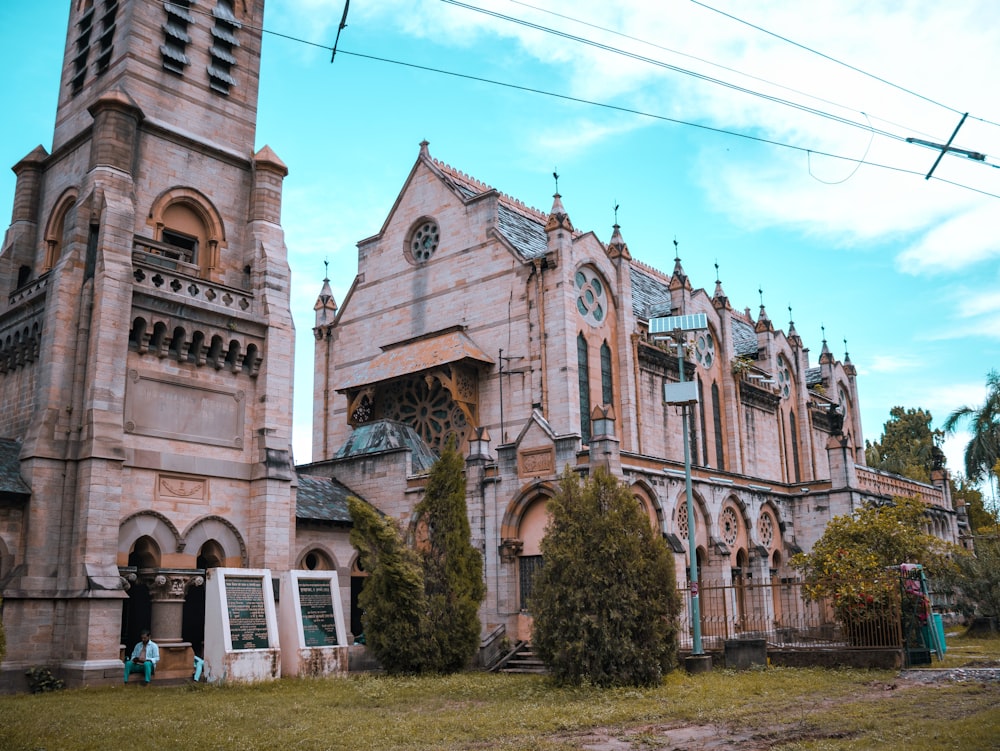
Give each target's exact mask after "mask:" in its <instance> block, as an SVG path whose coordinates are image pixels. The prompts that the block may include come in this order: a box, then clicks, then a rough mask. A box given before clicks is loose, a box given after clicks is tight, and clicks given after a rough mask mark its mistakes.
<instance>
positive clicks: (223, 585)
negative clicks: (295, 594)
mask: <svg viewBox="0 0 1000 751" xmlns="http://www.w3.org/2000/svg"><path fill="white" fill-rule="evenodd" d="M205 670H206V676H207V680H209V681H212V682H215V681H243V682H256V681H266V680H272V679H274V678H280V677H281V645H280V642H279V639H278V619H277V613H276V610H275V607H274V587H273V585H272V583H271V572H270V570H268V569H249V568H210V569H208V571H206V573H205Z"/></svg>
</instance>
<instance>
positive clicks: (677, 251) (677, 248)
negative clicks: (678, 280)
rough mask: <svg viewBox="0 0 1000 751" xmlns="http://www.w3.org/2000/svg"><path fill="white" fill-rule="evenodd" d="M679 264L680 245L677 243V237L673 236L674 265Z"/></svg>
mask: <svg viewBox="0 0 1000 751" xmlns="http://www.w3.org/2000/svg"><path fill="white" fill-rule="evenodd" d="M680 262H681V251H680V243H679V242H677V235H674V265H675V266H676V265H677V264H679V263H680Z"/></svg>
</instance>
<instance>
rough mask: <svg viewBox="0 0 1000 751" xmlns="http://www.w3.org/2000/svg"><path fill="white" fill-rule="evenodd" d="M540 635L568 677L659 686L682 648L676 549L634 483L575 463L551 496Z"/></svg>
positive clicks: (539, 642) (551, 664)
mask: <svg viewBox="0 0 1000 751" xmlns="http://www.w3.org/2000/svg"><path fill="white" fill-rule="evenodd" d="M548 510H549V514H550V519H549V525H548V527H547V529H546V533H545V537H544V538H543V539H542V543H541V548H542V555H543V562H544V563H543V566H542V568H541V571H540V572H539V573H538V575H537V578H536V580H535V588H534V593H533V596H532V598H531V602H530V603H529V607H530V608H531V613H532V615H533V616H534V630H533V633H532V644H533V646H534V649H535V651H536V652H537V654H538V655H539V656H540V657H541V659H542V660H543V661H544V662H545V664H546V665H547V666H548V668H549V670H550V671H551V673H552V675H553V677H554V678H555V680H556V681H557V682H558V683H562V684H570V685H577V684H580V683H582V682H583V681H584V680H587V681H589V682H590V683H592V684H594V685H597V686H616V685H635V686H649V685H655V684H657V683H659V681H660V680H661V678H662V676H663V674H664V673H665V672H666V671H668V670H669V669H670V668H671V667H672V666H673V665H674V663H675V661H676V656H677V616H678V613H679V612H680V597H679V595H678V594H677V589H676V583H675V573H674V566H673V561H672V559H671V555H670V553H669V552H668V550H667V547H666V544H665V543H664V541H663V538H662V537H660V536H659V535H657V534H655V533H654V531H653V529H652V527H651V525H650V523H649V519H648V517H646V516H645V515H644V514H643V513H642V510H641V508H640V505H639V503H638V502H637V501H636V499H635V498H634V497H633V496H632V493H631V491H630V490H629V489H628V487H627V486H625V485H623V484H621V483H619V482H618V481H617V480H616V479H615V478H614V477H613V476H612V475H611V474H610V473H608V472H607V471H606V470H603V469H598V470H597V471H596V472H595V473H594V476H593V478H591V479H588V480H586V481H581V480H580V479H579V478H578V477H577V476H576V474H574V473H573V472H572V471H571V470H570V469H569V468H567V469H566V471H565V472H564V473H563V475H562V478H561V480H560V483H559V490H558V492H557V494H556V496H555V497H554V498H552V499H551V500H550V501H549V504H548Z"/></svg>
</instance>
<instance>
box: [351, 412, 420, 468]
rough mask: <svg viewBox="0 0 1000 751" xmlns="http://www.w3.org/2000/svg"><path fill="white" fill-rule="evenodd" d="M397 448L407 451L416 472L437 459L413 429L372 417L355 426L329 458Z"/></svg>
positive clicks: (367, 453) (392, 421) (363, 454)
mask: <svg viewBox="0 0 1000 751" xmlns="http://www.w3.org/2000/svg"><path fill="white" fill-rule="evenodd" d="M400 450H409V451H410V452H411V462H412V465H413V471H414V472H417V473H422V472H425V471H428V470H429V469H430V468H431V466H432V465H433V464H434V462H436V461H437V455H436V454H435V453H434V452H433V451H432V450H431V448H430V446H428V445H427V444H426V443H425V442H424V440H423V439H422V438H421V437H420V436H419V435H417V433H416V431H415V430H413V428H411V427H410V426H409V425H404V424H403V423H401V422H395V421H394V420H376V421H375V422H368V423H365V424H363V425H358V426H357V427H356V428H354V430H353V431H351V435H350V436H348V438H347V440H346V441H345V442H344V445H343V446H341V447H340V450H338V451H337V453H336V454H335V455H334V457H333V458H334V459H349V458H352V457H355V456H366V455H369V454H380V453H383V452H385V451H400Z"/></svg>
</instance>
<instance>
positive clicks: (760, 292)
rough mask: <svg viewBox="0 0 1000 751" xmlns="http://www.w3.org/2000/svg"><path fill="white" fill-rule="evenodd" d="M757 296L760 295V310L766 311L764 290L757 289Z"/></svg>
mask: <svg viewBox="0 0 1000 751" xmlns="http://www.w3.org/2000/svg"><path fill="white" fill-rule="evenodd" d="M757 294H758V295H760V309H761V310H763V309H764V290H763V289H762V288H761V287H758V288H757Z"/></svg>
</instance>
